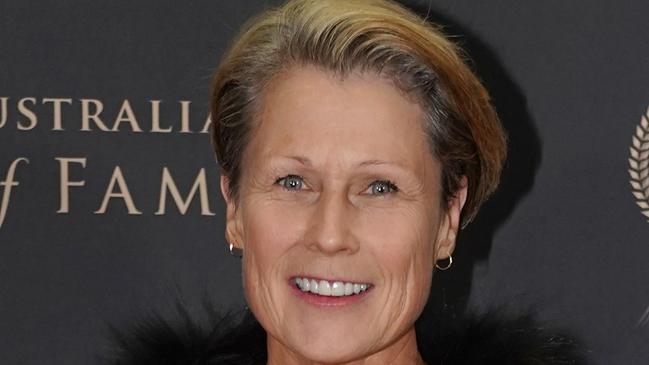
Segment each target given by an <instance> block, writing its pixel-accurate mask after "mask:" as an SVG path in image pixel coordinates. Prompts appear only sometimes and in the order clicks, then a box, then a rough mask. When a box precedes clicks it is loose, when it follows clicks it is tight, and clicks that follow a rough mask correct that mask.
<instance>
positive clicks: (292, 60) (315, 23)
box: [211, 0, 507, 225]
mask: <svg viewBox="0 0 649 365" xmlns="http://www.w3.org/2000/svg"><path fill="white" fill-rule="evenodd" d="M300 65H314V66H317V67H320V68H322V69H324V70H327V71H329V72H332V73H335V74H337V75H340V76H342V77H344V76H345V75H347V74H349V73H350V72H354V71H361V72H376V73H378V74H379V75H381V76H384V77H386V78H387V79H389V80H391V81H392V82H393V83H394V85H395V86H396V87H398V88H399V89H401V90H402V91H403V92H404V93H405V94H407V95H411V96H413V97H416V100H417V101H418V102H419V104H420V105H421V107H422V109H423V110H424V112H425V113H426V118H425V119H426V120H425V121H423V127H424V130H425V131H426V133H427V135H428V137H429V142H430V147H431V152H432V153H433V154H434V156H435V157H436V158H437V159H438V160H439V161H440V163H441V165H442V181H441V184H442V191H443V194H444V198H445V199H444V201H447V200H448V199H449V198H450V197H452V196H453V195H454V194H455V193H456V192H457V190H458V189H459V188H460V184H461V179H462V177H463V176H466V177H467V181H468V194H467V201H466V204H465V206H464V209H463V211H462V225H465V224H466V223H468V222H469V221H470V220H472V219H473V217H474V216H475V214H476V213H477V211H478V208H479V207H480V205H481V204H482V203H483V202H484V201H485V200H486V199H487V198H488V196H489V195H490V194H491V193H492V192H493V191H494V190H495V189H496V187H497V185H498V182H499V179H500V173H501V170H502V167H503V163H504V160H505V156H506V149H507V148H506V142H505V134H504V132H503V129H502V126H501V124H500V121H499V119H498V116H497V115H496V112H495V110H494V108H493V106H492V104H491V101H490V97H489V94H488V93H487V91H486V89H485V88H484V87H483V86H482V84H481V82H480V81H479V80H478V78H477V77H476V76H475V75H474V74H473V72H472V71H471V69H470V68H469V67H468V66H467V64H466V62H465V58H464V56H463V53H462V51H461V49H459V47H457V46H456V45H455V44H454V43H453V42H451V41H450V40H449V39H447V38H446V37H445V36H444V34H442V32H441V31H440V30H439V29H438V28H437V27H435V26H433V25H431V24H430V23H428V22H427V21H426V20H424V19H422V18H421V17H419V16H417V15H416V14H414V13H413V12H411V11H409V10H407V9H406V8H404V7H402V6H401V5H399V4H397V3H395V2H393V1H390V0H293V1H289V2H287V3H286V4H285V5H283V6H281V7H279V8H276V9H272V10H268V11H266V12H264V13H263V14H261V15H260V16H258V17H256V18H254V19H252V20H251V21H249V22H248V23H247V24H246V25H245V26H244V28H243V30H242V32H241V33H240V35H239V36H238V37H237V38H236V40H235V41H234V43H233V44H232V46H231V48H230V49H229V50H228V51H227V52H226V53H225V55H224V57H223V59H222V61H221V64H220V66H219V68H218V70H217V71H216V73H215V75H214V79H213V84H212V95H211V117H212V121H213V134H212V136H213V145H214V149H215V151H216V156H217V160H218V162H219V164H220V166H221V172H222V173H223V174H225V175H226V176H227V177H228V178H229V183H230V186H229V188H230V189H229V191H230V193H231V196H230V197H231V198H233V199H237V197H238V183H239V181H238V180H239V177H240V173H241V160H242V156H243V152H244V150H245V148H246V146H247V144H248V141H249V139H250V131H251V129H252V128H254V123H253V119H254V114H255V112H254V110H255V108H256V106H258V105H259V103H260V98H261V95H262V92H263V90H264V89H265V88H266V87H267V85H268V84H269V83H270V82H271V81H272V79H273V78H274V77H276V76H277V75H278V74H280V73H282V72H286V71H289V70H290V68H291V67H295V66H300ZM444 206H445V204H444Z"/></svg>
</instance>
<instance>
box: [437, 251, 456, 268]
mask: <svg viewBox="0 0 649 365" xmlns="http://www.w3.org/2000/svg"><path fill="white" fill-rule="evenodd" d="M451 265H453V256H451V254H449V255H448V265H446V266H439V265H438V264H437V262H435V267H436V268H438V269H439V270H442V271H446V270H448V269H450V268H451Z"/></svg>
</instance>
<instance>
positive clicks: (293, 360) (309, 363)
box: [267, 327, 426, 365]
mask: <svg viewBox="0 0 649 365" xmlns="http://www.w3.org/2000/svg"><path fill="white" fill-rule="evenodd" d="M267 348H268V364H267V365H385V364H390V365H426V363H425V362H424V360H423V359H422V358H421V355H420V354H419V350H417V336H416V334H415V329H414V327H413V328H411V329H410V330H409V331H408V332H406V333H405V334H404V335H403V336H402V337H401V338H399V339H398V340H397V341H395V342H394V343H392V344H390V345H388V346H387V347H386V348H384V349H382V350H380V351H378V352H376V353H373V354H369V355H366V356H364V357H361V358H359V359H356V360H352V361H348V362H342V363H329V362H327V363H323V362H318V361H313V360H310V359H307V358H305V357H304V356H302V355H300V354H298V353H296V352H294V351H292V350H291V349H289V348H287V347H286V346H284V345H283V344H282V343H281V342H279V341H277V340H276V339H275V338H274V337H273V336H271V335H270V334H269V335H268V340H267Z"/></svg>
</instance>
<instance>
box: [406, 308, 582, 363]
mask: <svg viewBox="0 0 649 365" xmlns="http://www.w3.org/2000/svg"><path fill="white" fill-rule="evenodd" d="M418 342H419V350H420V352H421V354H422V356H423V357H424V359H425V360H426V362H427V363H428V364H454V365H460V364H462V365H464V364H501V365H509V364H512V365H513V364H516V365H527V364H529V365H542V364H543V365H545V364H552V365H568V364H571V365H581V364H585V363H586V362H585V358H584V353H583V349H582V347H581V346H580V345H579V343H578V342H577V340H576V339H575V337H574V336H572V335H570V334H567V333H565V332H562V331H560V330H558V329H556V328H554V327H552V326H549V325H547V324H544V323H542V322H541V321H538V320H537V319H536V318H535V315H534V312H533V311H526V312H524V313H520V312H511V311H508V310H506V309H505V308H499V309H493V310H490V311H486V312H481V313H477V312H470V313H467V314H465V315H462V316H457V315H453V314H449V313H446V314H443V315H437V316H435V317H434V319H433V320H430V321H427V323H423V324H422V323H418Z"/></svg>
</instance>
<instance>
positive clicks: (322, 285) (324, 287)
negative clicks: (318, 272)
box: [318, 280, 331, 297]
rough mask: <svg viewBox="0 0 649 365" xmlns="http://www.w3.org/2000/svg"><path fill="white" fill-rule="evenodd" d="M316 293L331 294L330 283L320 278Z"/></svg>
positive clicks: (327, 295)
mask: <svg viewBox="0 0 649 365" xmlns="http://www.w3.org/2000/svg"><path fill="white" fill-rule="evenodd" d="M318 294H320V295H324V296H325V297H329V296H331V284H329V282H328V281H327V280H320V282H319V283H318Z"/></svg>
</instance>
